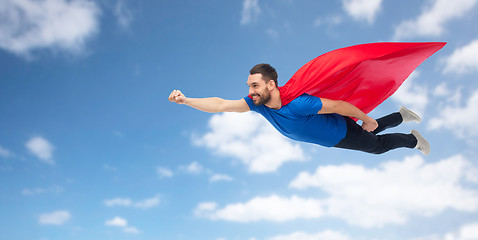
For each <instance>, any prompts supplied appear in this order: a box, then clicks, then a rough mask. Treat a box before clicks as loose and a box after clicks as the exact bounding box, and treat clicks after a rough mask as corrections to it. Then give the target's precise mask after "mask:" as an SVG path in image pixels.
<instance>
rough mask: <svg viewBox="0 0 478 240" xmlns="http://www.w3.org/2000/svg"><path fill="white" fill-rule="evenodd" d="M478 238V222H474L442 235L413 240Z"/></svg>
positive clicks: (466, 239)
mask: <svg viewBox="0 0 478 240" xmlns="http://www.w3.org/2000/svg"><path fill="white" fill-rule="evenodd" d="M474 239H478V222H473V223H469V224H466V225H464V226H462V227H461V228H460V229H459V230H458V231H455V232H449V233H446V234H444V235H443V236H440V235H432V236H427V237H422V238H416V239H413V240H474Z"/></svg>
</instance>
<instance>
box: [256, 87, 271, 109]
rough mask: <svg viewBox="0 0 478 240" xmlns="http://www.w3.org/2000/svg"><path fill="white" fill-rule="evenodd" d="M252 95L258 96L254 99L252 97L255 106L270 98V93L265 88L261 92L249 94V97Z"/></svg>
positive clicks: (266, 101) (264, 102)
mask: <svg viewBox="0 0 478 240" xmlns="http://www.w3.org/2000/svg"><path fill="white" fill-rule="evenodd" d="M254 96H258V97H259V98H256V99H252V101H253V102H254V105H256V106H261V105H264V104H266V103H268V102H269V101H270V100H271V93H270V92H269V91H267V90H265V91H264V92H262V93H261V94H257V93H256V94H252V95H251V97H254Z"/></svg>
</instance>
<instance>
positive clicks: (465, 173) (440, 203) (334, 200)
mask: <svg viewBox="0 0 478 240" xmlns="http://www.w3.org/2000/svg"><path fill="white" fill-rule="evenodd" d="M474 173H476V169H474V168H473V166H472V165H471V163H470V162H468V161H467V160H466V159H465V158H464V157H462V156H460V155H457V156H453V157H451V158H449V159H445V160H442V161H439V162H435V163H428V164H427V163H425V161H424V160H423V158H422V157H421V156H418V155H416V156H413V157H407V158H405V160H404V161H401V162H398V161H390V162H386V163H383V164H382V165H380V167H378V168H373V169H367V168H365V167H363V166H360V165H341V166H325V167H319V168H318V169H317V170H316V172H315V173H313V174H310V173H307V172H302V173H300V174H299V175H298V176H297V178H296V179H294V180H293V181H292V182H291V183H290V187H292V188H296V189H307V188H310V187H315V188H320V189H321V190H322V191H325V192H327V193H328V194H329V195H330V197H329V198H328V199H324V200H323V202H324V206H326V209H327V211H326V214H327V215H328V216H334V217H338V218H342V219H345V220H346V221H347V222H349V223H350V224H354V225H359V226H362V227H379V226H383V225H385V224H389V223H393V224H403V223H405V222H406V221H407V219H408V217H409V215H411V214H414V215H423V216H433V215H436V214H438V213H440V212H442V211H444V210H445V209H448V208H450V209H455V210H457V211H465V212H474V211H477V210H478V191H474V190H470V189H467V188H465V187H463V185H462V184H461V183H462V181H468V182H476V179H472V178H471V177H470V176H472V174H474Z"/></svg>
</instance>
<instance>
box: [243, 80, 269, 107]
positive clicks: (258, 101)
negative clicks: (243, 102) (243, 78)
mask: <svg viewBox="0 0 478 240" xmlns="http://www.w3.org/2000/svg"><path fill="white" fill-rule="evenodd" d="M247 85H249V95H251V97H252V101H253V102H254V104H255V105H256V106H259V105H264V104H266V103H268V102H269V101H270V99H271V93H270V90H269V88H268V84H266V81H264V79H262V74H260V73H257V74H253V75H249V77H248V78H247Z"/></svg>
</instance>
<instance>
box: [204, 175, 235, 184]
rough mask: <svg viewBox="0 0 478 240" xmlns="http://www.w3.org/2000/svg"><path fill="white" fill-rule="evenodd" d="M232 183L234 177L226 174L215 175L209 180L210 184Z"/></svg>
mask: <svg viewBox="0 0 478 240" xmlns="http://www.w3.org/2000/svg"><path fill="white" fill-rule="evenodd" d="M219 181H228V182H229V181H232V177H229V176H228V175H225V174H214V175H212V176H211V177H210V178H209V182H219Z"/></svg>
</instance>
